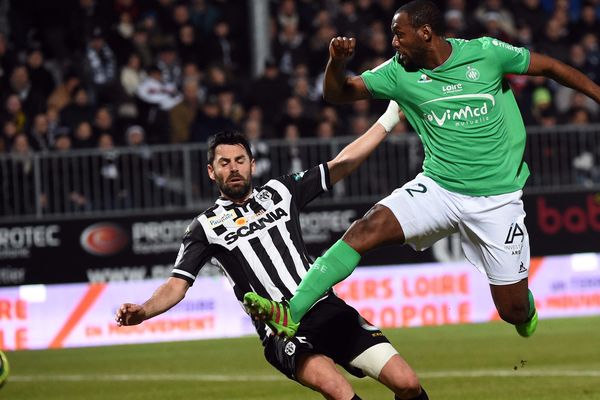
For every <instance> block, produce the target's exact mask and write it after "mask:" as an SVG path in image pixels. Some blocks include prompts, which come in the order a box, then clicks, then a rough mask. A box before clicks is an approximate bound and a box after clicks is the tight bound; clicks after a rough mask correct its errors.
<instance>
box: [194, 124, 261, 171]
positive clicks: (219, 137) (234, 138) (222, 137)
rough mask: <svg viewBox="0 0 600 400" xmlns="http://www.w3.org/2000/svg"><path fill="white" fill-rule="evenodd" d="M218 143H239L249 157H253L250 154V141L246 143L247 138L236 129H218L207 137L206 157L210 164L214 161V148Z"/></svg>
mask: <svg viewBox="0 0 600 400" xmlns="http://www.w3.org/2000/svg"><path fill="white" fill-rule="evenodd" d="M220 144H233V145H235V144H239V145H241V146H244V149H246V152H247V153H248V156H249V157H250V159H251V160H252V159H253V158H254V157H253V156H252V150H250V143H248V139H246V136H244V134H242V133H241V132H239V131H236V130H227V131H220V132H217V133H215V134H214V135H212V136H211V137H209V138H208V151H207V153H206V156H207V158H208V163H209V164H211V165H212V163H213V161H215V149H216V148H217V146H218V145H220Z"/></svg>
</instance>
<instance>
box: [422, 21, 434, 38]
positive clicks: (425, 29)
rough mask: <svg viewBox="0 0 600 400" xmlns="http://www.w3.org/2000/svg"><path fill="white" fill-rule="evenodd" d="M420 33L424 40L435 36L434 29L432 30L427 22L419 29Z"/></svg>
mask: <svg viewBox="0 0 600 400" xmlns="http://www.w3.org/2000/svg"><path fill="white" fill-rule="evenodd" d="M419 34H420V35H421V38H422V39H423V40H424V41H426V42H429V41H431V38H432V37H433V31H432V30H431V26H429V25H427V24H425V25H423V26H422V27H421V29H419Z"/></svg>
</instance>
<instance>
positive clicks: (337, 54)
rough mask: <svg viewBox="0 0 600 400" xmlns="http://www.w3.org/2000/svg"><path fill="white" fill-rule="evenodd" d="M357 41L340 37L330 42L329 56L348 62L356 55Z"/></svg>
mask: <svg viewBox="0 0 600 400" xmlns="http://www.w3.org/2000/svg"><path fill="white" fill-rule="evenodd" d="M355 48H356V39H355V38H348V37H346V36H338V37H334V38H333V39H331V42H329V56H330V57H331V58H333V59H335V60H340V61H343V60H347V59H349V58H350V57H352V55H353V54H354V49H355Z"/></svg>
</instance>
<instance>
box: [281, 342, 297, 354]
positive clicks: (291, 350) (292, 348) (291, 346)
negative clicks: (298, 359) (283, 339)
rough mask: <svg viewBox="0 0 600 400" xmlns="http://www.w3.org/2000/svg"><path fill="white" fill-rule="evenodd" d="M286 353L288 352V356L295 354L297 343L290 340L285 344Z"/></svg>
mask: <svg viewBox="0 0 600 400" xmlns="http://www.w3.org/2000/svg"><path fill="white" fill-rule="evenodd" d="M284 351H285V354H287V355H288V356H293V355H294V353H295V352H296V345H295V344H294V342H288V343H287V344H286V345H285V349H284Z"/></svg>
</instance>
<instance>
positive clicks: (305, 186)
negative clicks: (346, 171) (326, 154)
mask: <svg viewBox="0 0 600 400" xmlns="http://www.w3.org/2000/svg"><path fill="white" fill-rule="evenodd" d="M277 180H278V181H280V182H281V183H283V184H284V185H285V186H286V187H287V188H288V189H289V190H290V193H291V194H292V199H293V201H294V203H295V204H296V206H297V207H298V208H299V209H301V208H303V207H304V206H305V205H307V204H308V203H310V202H311V201H312V200H313V199H314V198H315V197H317V196H319V195H320V194H321V193H323V192H326V191H328V190H329V189H331V181H330V178H329V168H327V164H326V163H323V164H319V165H317V166H314V167H312V168H310V169H307V170H306V171H302V172H296V173H294V174H290V175H284V176H282V177H280V178H278V179H277Z"/></svg>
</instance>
